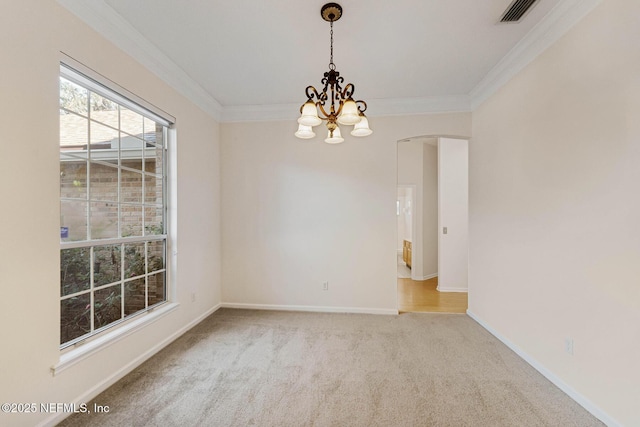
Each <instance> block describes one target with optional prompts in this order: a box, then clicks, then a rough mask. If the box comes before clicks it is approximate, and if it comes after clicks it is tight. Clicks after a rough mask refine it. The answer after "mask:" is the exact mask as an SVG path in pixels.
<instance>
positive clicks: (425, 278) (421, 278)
mask: <svg viewBox="0 0 640 427" xmlns="http://www.w3.org/2000/svg"><path fill="white" fill-rule="evenodd" d="M434 277H438V273H433V274H427V275H426V276H422V277H418V278H416V279H412V280H429V279H433V278H434Z"/></svg>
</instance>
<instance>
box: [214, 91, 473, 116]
mask: <svg viewBox="0 0 640 427" xmlns="http://www.w3.org/2000/svg"><path fill="white" fill-rule="evenodd" d="M469 111H471V103H470V101H469V97H468V96H467V95H452V96H438V97H428V98H394V99H371V100H367V116H369V117H380V116H399V115H412V114H429V113H452V112H469ZM299 113H300V104H274V105H233V106H227V107H224V108H223V111H222V122H254V121H270V120H295V119H296V118H297V117H298V116H299V115H300V114H299Z"/></svg>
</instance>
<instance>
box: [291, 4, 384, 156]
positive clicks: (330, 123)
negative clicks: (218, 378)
mask: <svg viewBox="0 0 640 427" xmlns="http://www.w3.org/2000/svg"><path fill="white" fill-rule="evenodd" d="M320 14H321V15H322V18H323V19H324V20H325V21H328V22H329V23H330V25H331V59H330V61H329V71H327V72H326V73H324V78H323V79H322V84H323V85H324V88H323V89H322V92H321V93H318V91H317V90H316V88H314V87H313V86H307V89H306V95H307V101H306V102H305V103H304V104H303V105H302V107H300V113H301V115H300V118H299V119H298V131H297V132H296V133H295V135H296V136H297V137H298V138H302V139H309V138H313V137H314V136H316V134H315V133H314V132H313V127H314V126H317V125H319V124H320V123H322V121H323V120H325V121H326V122H327V129H328V130H329V133H328V135H327V139H325V140H324V141H325V142H327V143H329V144H338V143H340V142H342V141H344V138H342V135H341V133H340V127H339V125H344V126H353V130H352V131H351V135H353V136H367V135H371V134H372V133H373V131H372V130H371V129H369V121H368V120H367V117H366V116H365V115H364V112H365V110H366V109H367V103H366V102H364V101H360V100H358V101H354V100H353V92H354V90H355V87H354V85H353V84H351V83H347V84H346V85H345V86H344V88H343V87H342V84H343V83H344V77H340V73H339V72H338V71H336V65H335V64H334V63H333V23H334V22H335V21H337V20H338V19H340V17H341V16H342V6H340V5H339V4H337V3H327V4H325V5H324V6H322V9H321V11H320Z"/></svg>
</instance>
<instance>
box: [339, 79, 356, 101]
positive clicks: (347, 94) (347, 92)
mask: <svg viewBox="0 0 640 427" xmlns="http://www.w3.org/2000/svg"><path fill="white" fill-rule="evenodd" d="M355 91H356V87H355V86H354V85H353V83H347V85H346V86H345V87H344V90H343V91H342V93H341V94H340V95H341V96H342V99H349V98H351V97H352V96H353V93H354V92H355Z"/></svg>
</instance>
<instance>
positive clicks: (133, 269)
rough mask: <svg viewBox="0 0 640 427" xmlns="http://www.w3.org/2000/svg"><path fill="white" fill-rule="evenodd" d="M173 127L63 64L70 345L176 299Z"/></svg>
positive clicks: (63, 283)
mask: <svg viewBox="0 0 640 427" xmlns="http://www.w3.org/2000/svg"><path fill="white" fill-rule="evenodd" d="M169 125H170V122H168V121H166V120H165V119H163V118H161V117H159V116H158V115H156V114H154V113H153V112H152V111H149V110H147V109H146V108H144V107H142V106H140V105H138V104H136V103H135V102H133V101H131V100H130V98H127V97H125V96H123V95H122V94H121V93H118V92H116V91H113V90H111V89H109V88H107V87H105V86H103V85H102V84H101V83H98V82H96V81H95V80H92V79H91V78H89V77H87V76H86V75H84V74H80V73H79V72H77V71H75V70H72V69H70V68H68V67H67V66H66V65H64V64H62V66H61V76H60V314H61V315H60V345H61V347H67V346H69V345H72V344H75V343H77V342H79V341H82V340H84V339H86V338H88V337H90V336H92V335H95V334H97V333H99V332H101V331H103V330H105V329H107V328H110V327H112V326H114V325H116V324H118V323H121V322H123V321H125V320H127V319H129V318H132V317H133V316H136V315H139V314H141V313H144V312H146V311H149V310H150V309H152V308H154V307H155V306H157V305H159V304H162V303H164V302H166V300H167V274H166V273H167V270H166V264H167V263H166V258H167V257H166V254H167V230H166V224H167V221H166V212H167V205H166V200H167V197H166V186H167V167H166V164H167V159H166V152H167V149H166V139H167V128H168V126H169Z"/></svg>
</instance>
